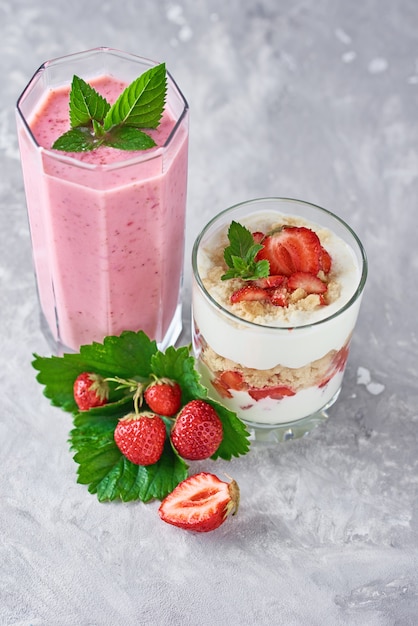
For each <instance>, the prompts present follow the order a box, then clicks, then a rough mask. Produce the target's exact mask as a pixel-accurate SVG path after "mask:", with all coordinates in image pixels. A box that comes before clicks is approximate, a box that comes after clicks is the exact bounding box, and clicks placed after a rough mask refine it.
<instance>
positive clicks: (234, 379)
mask: <svg viewBox="0 0 418 626" xmlns="http://www.w3.org/2000/svg"><path fill="white" fill-rule="evenodd" d="M219 381H220V382H221V383H222V385H223V386H224V387H226V389H235V391H240V390H241V389H243V388H244V387H245V383H244V379H243V376H242V373H241V372H238V371H236V370H225V371H223V372H221V374H220V375H219Z"/></svg>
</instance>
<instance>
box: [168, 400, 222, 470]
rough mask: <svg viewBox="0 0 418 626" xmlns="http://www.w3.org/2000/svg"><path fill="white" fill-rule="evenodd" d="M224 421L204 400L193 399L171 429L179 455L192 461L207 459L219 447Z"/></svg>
mask: <svg viewBox="0 0 418 626" xmlns="http://www.w3.org/2000/svg"><path fill="white" fill-rule="evenodd" d="M222 437H223V428H222V422H221V420H220V419H219V416H218V414H217V413H216V411H215V409H214V408H213V407H212V406H211V405H210V404H209V403H208V402H205V401H204V400H191V401H190V402H188V403H187V404H186V405H185V406H184V407H183V408H182V410H181V411H180V413H179V414H178V415H177V417H176V421H175V422H174V426H173V428H172V429H171V442H172V444H173V446H174V448H175V449H176V450H177V452H178V453H179V455H180V456H181V457H183V458H184V459H189V460H191V461H200V460H202V459H207V458H209V457H210V456H212V454H214V453H215V452H216V450H217V449H218V448H219V446H220V444H221V441H222Z"/></svg>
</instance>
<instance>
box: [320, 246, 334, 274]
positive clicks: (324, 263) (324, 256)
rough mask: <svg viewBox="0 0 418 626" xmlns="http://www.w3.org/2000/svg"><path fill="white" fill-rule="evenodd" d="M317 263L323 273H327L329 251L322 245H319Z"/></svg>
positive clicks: (330, 264) (330, 261) (329, 260)
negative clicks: (319, 250) (319, 251)
mask: <svg viewBox="0 0 418 626" xmlns="http://www.w3.org/2000/svg"><path fill="white" fill-rule="evenodd" d="M319 265H320V268H321V270H322V271H323V272H324V274H329V272H330V271H331V266H332V259H331V255H330V254H329V252H328V251H327V250H325V248H323V247H321V254H320V258H319Z"/></svg>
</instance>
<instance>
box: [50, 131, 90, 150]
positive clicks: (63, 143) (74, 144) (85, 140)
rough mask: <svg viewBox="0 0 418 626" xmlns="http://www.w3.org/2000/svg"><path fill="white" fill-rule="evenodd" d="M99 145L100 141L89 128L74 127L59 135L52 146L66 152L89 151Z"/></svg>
mask: <svg viewBox="0 0 418 626" xmlns="http://www.w3.org/2000/svg"><path fill="white" fill-rule="evenodd" d="M98 145H99V142H98V141H97V139H96V138H95V136H94V135H93V134H92V132H91V130H89V129H88V128H72V129H71V130H69V131H68V132H66V133H64V134H63V135H61V137H58V139H57V140H56V141H55V142H54V144H53V145H52V147H53V149H54V150H63V151H64V152H88V151H90V150H94V149H95V148H97V147H98Z"/></svg>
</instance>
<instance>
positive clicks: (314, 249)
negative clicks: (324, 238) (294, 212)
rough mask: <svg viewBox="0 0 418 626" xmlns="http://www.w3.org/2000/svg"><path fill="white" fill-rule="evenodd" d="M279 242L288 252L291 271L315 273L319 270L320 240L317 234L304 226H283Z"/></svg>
mask: <svg viewBox="0 0 418 626" xmlns="http://www.w3.org/2000/svg"><path fill="white" fill-rule="evenodd" d="M280 242H281V244H282V245H283V246H284V247H285V248H286V250H287V251H288V252H289V255H290V258H291V261H292V266H293V271H292V272H291V273H292V274H293V273H294V272H308V273H310V274H314V275H316V274H317V273H318V272H319V270H320V258H321V249H322V248H321V242H320V240H319V237H318V235H317V234H316V233H315V232H314V231H313V230H311V229H310V228H305V226H285V227H284V228H283V229H282V230H281V238H280Z"/></svg>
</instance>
